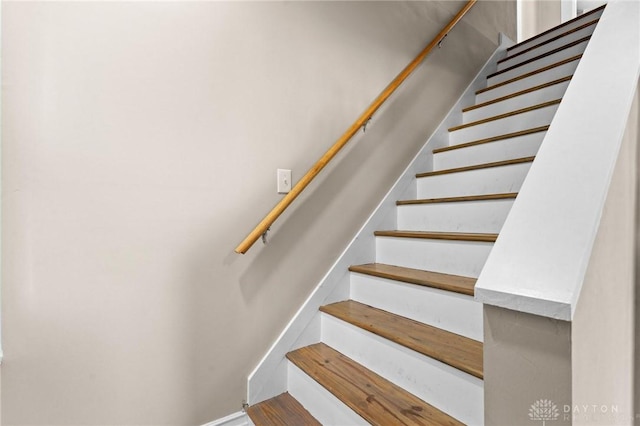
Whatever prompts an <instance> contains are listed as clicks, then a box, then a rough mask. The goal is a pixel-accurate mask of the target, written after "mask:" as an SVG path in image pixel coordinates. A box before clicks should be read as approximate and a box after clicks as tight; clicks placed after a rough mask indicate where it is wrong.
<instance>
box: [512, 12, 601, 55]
mask: <svg viewBox="0 0 640 426" xmlns="http://www.w3.org/2000/svg"><path fill="white" fill-rule="evenodd" d="M605 6H606V5H603V6H600V7H598V8H595V9H593V10H590V11H589V12H586V13H583V14H582V15H580V16H578V17H576V18H574V19H571V20H569V21H567V22H564V23H562V24H560V25H558V26H557V27H554V28H551V29H549V30H547V31H544V32H542V33H540V34H538V35H536V36H534V37H531V38H529V39H527V40H524V41H522V42H520V43H518V44H515V45H513V46H511V47H509V48H507V55H509V56H511V55H515V54H517V53H519V52H521V51H523V50H525V49H528V48H530V47H531V46H534V45H537V44H540V43H542V42H545V41H547V40H549V39H551V38H554V37H556V36H557V35H559V34H562V33H566V32H567V31H569V30H571V29H574V28H576V27H579V26H581V25H583V24H584V23H585V22H587V21H591V20H594V19H597V18H599V17H600V15H602V11H603V10H604V8H605Z"/></svg>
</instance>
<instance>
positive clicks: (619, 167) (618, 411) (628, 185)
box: [571, 93, 639, 425]
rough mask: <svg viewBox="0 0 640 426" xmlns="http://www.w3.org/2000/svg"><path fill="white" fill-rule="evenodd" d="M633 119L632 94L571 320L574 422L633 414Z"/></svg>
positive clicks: (606, 421)
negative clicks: (618, 151) (614, 166)
mask: <svg viewBox="0 0 640 426" xmlns="http://www.w3.org/2000/svg"><path fill="white" fill-rule="evenodd" d="M638 124H639V121H638V96H637V93H636V97H635V100H634V103H633V106H632V108H631V113H630V115H629V120H628V124H627V130H626V132H625V135H624V139H623V142H622V146H621V148H620V153H619V156H618V161H617V163H616V168H615V171H614V174H613V177H612V180H611V185H610V187H609V193H608V194H607V200H606V203H605V207H604V210H603V212H602V218H601V220H600V227H599V229H598V234H597V235H596V240H595V243H594V246H593V250H592V252H591V259H590V261H589V266H588V268H587V272H586V275H585V279H584V283H583V285H582V291H581V292H580V299H579V300H578V303H577V307H576V310H575V313H574V318H573V322H572V325H571V339H572V348H571V351H572V376H573V415H574V416H573V417H574V424H575V425H612V424H616V425H630V424H632V419H633V417H634V410H633V386H634V384H633V383H634V379H633V377H634V372H633V358H634V323H635V320H634V293H635V289H634V287H635V261H636V253H635V244H636V236H635V234H636V226H637V225H636V210H635V208H636V197H637V188H638V187H637V185H636V176H637V168H636V152H637V144H638V135H639V133H638ZM596 366H597V367H596ZM594 367H595V368H594Z"/></svg>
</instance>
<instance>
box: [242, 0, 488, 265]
mask: <svg viewBox="0 0 640 426" xmlns="http://www.w3.org/2000/svg"><path fill="white" fill-rule="evenodd" d="M477 1H478V0H469V1H468V2H467V3H466V4H465V5H464V7H462V9H460V11H459V12H458V13H457V14H456V16H454V17H453V19H451V21H450V22H449V23H448V24H447V25H446V26H445V27H444V28H443V29H442V31H440V32H439V33H438V35H437V36H436V37H435V38H434V39H433V40H432V41H431V43H429V44H428V45H427V47H425V48H424V49H423V50H422V51H421V52H420V53H419V54H418V56H416V57H415V59H414V60H413V61H411V62H410V63H409V65H407V66H406V67H405V68H404V69H403V70H402V71H401V72H400V74H398V75H397V76H396V78H394V79H393V81H391V83H389V85H388V86H387V87H386V88H385V89H384V90H383V91H382V93H380V94H379V95H378V97H377V98H376V99H375V100H374V101H373V102H372V103H371V105H369V107H368V108H367V109H366V110H365V111H364V112H363V113H362V114H361V115H360V117H358V119H357V120H356V121H355V122H354V123H353V124H352V125H351V127H349V129H347V131H346V132H344V134H343V135H342V136H340V138H339V139H338V140H337V141H336V142H335V143H334V144H333V146H332V147H331V148H329V150H328V151H327V152H325V154H324V155H323V156H322V157H321V158H320V159H319V160H318V161H317V162H316V163H315V164H314V165H313V167H311V169H309V171H308V172H307V173H306V174H305V175H304V176H303V177H302V179H300V180H299V181H298V183H296V185H295V186H294V187H293V188H292V189H291V191H290V192H289V193H288V194H287V195H285V196H284V197H283V198H282V199H281V200H280V202H278V204H276V206H275V207H274V208H273V209H271V211H270V212H269V213H268V214H267V215H266V216H265V217H264V219H262V221H260V223H259V224H258V225H256V227H255V228H254V229H253V231H251V233H250V234H249V235H247V237H246V238H245V239H244V240H243V241H242V242H241V243H240V244H239V245H238V247H236V249H235V252H236V253H241V254H244V253H246V252H247V250H249V249H250V248H251V246H252V245H253V244H254V243H255V242H256V241H257V240H258V239H259V238H260V237H261V236H262V235H264V234H265V233H266V232H267V231H268V230H269V228H270V227H271V225H272V224H273V222H275V221H276V219H278V217H280V215H281V214H282V213H283V212H284V211H285V210H286V208H287V207H289V205H290V204H291V203H292V202H293V200H295V199H296V198H297V197H298V195H300V193H302V191H303V190H304V189H305V188H306V187H307V185H309V183H311V181H312V180H313V179H314V178H315V177H316V176H317V175H318V174H319V173H320V171H321V170H322V169H324V167H325V166H326V165H327V164H328V163H329V161H331V159H332V158H333V157H335V156H336V154H337V153H338V152H339V151H340V150H341V149H342V148H343V147H344V146H345V145H346V144H347V142H349V140H350V139H351V138H352V137H353V135H355V134H356V132H357V131H358V129H360V128H361V127H363V126H365V125H366V124H367V122H368V121H369V120H370V119H371V116H373V114H374V113H375V112H376V111H377V110H378V109H379V108H380V106H382V104H383V103H384V102H385V101H386V100H387V99H388V98H389V96H391V95H392V94H393V92H395V90H396V89H397V88H398V87H399V86H400V85H401V84H402V83H403V82H404V81H405V80H406V79H407V77H409V75H411V73H412V72H413V71H414V70H415V69H416V68H417V67H418V65H420V63H421V62H422V61H423V60H424V59H425V58H426V57H427V55H428V54H429V53H431V51H432V50H433V49H434V48H435V47H436V46H438V44H439V43H440V42H441V41H442V40H443V39H444V38H445V37H446V36H447V34H448V33H449V31H451V29H452V28H453V27H454V26H455V25H456V24H457V23H458V21H460V19H462V17H463V16H464V15H465V14H466V13H467V12H468V11H469V9H471V7H473V5H474V4H475V3H476V2H477Z"/></svg>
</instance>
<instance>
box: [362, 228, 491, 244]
mask: <svg viewBox="0 0 640 426" xmlns="http://www.w3.org/2000/svg"><path fill="white" fill-rule="evenodd" d="M373 234H374V235H375V236H376V237H395V238H422V239H428V240H451V241H479V242H485V243H494V242H495V241H496V239H497V238H498V234H480V233H471V232H431V231H375V232H374V233H373Z"/></svg>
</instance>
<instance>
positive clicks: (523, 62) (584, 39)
mask: <svg viewBox="0 0 640 426" xmlns="http://www.w3.org/2000/svg"><path fill="white" fill-rule="evenodd" d="M590 38H591V36H587V37H582V38H581V39H578V40H576V41H572V42H571V43H567V44H565V45H564V46H560V47H558V48H556V49H553V50H550V51H548V52H545V53H543V54H541V55H538V56H536V57H534V58H531V59H527V60H526V61H522V62H520V63H518V64H515V65H512V66H510V67H507V68H505V69H503V70H500V71H496V72H494V73H493V74H489V75H488V76H487V78H491V77H495V76H497V75H500V74H502V73H505V72H507V71H511V70H514V69H516V68H519V67H521V66H524V65H527V64H530V63H532V62H535V61H537V60H539V59H542V58H545V57H547V56H551V55H553V54H555V53H558V52H561V51H563V50H565V49H569V48H570V47H573V46H576V45H578V44H580V43H584V42H585V41H589V39H590Z"/></svg>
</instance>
